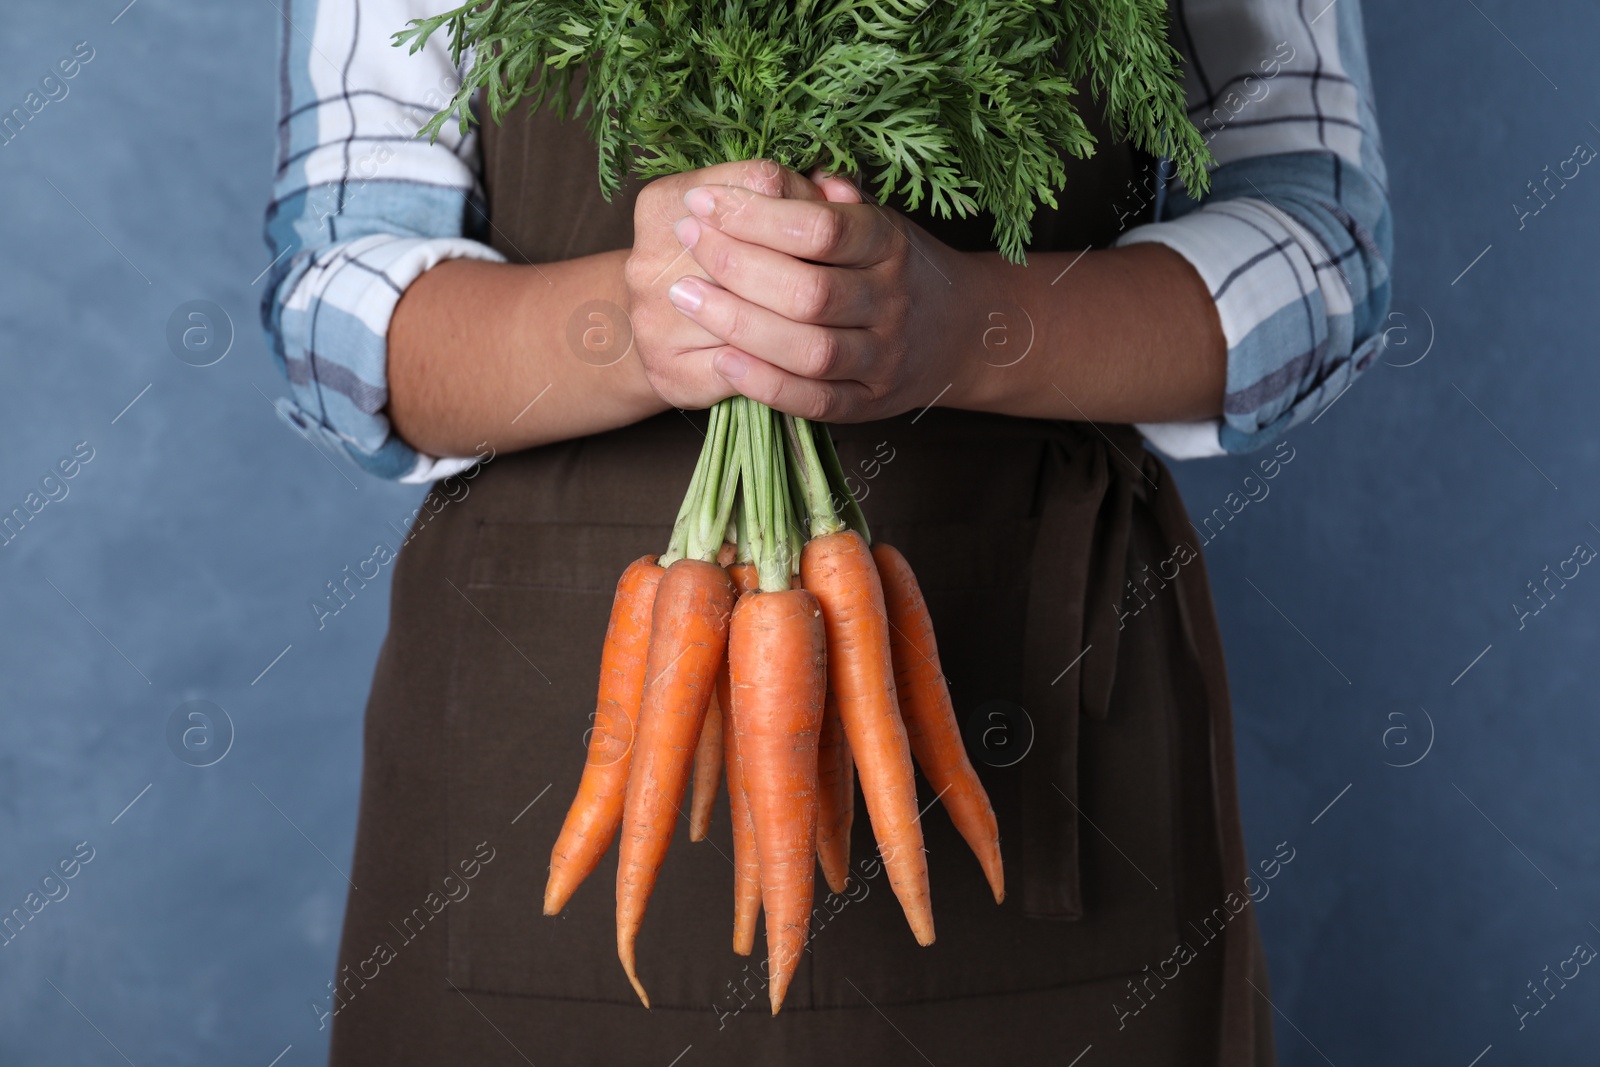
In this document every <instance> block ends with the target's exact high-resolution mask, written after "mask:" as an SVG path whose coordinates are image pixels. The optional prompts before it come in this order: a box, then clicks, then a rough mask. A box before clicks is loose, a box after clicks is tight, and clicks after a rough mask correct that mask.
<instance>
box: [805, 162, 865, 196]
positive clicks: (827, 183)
mask: <svg viewBox="0 0 1600 1067" xmlns="http://www.w3.org/2000/svg"><path fill="white" fill-rule="evenodd" d="M810 177H811V180H812V181H813V182H815V183H816V186H817V188H818V189H820V190H821V191H822V196H823V199H825V200H827V201H828V202H829V203H831V204H859V203H861V202H862V197H861V190H860V189H858V188H856V184H855V182H853V181H851V180H850V179H849V178H848V177H847V176H845V175H843V174H834V173H830V172H828V171H826V170H823V169H822V168H821V167H817V168H815V169H814V170H812V172H811V175H810Z"/></svg>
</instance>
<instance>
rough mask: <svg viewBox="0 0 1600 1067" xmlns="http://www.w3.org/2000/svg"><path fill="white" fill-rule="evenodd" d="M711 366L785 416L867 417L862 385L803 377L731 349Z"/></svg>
mask: <svg viewBox="0 0 1600 1067" xmlns="http://www.w3.org/2000/svg"><path fill="white" fill-rule="evenodd" d="M711 365H712V367H713V368H714V369H715V370H716V371H717V373H718V374H719V375H721V376H722V378H723V379H724V380H726V381H727V383H728V384H729V385H730V386H732V387H733V388H734V389H736V390H738V391H739V392H741V393H743V394H744V395H745V396H747V397H749V398H750V399H751V400H756V401H759V402H761V403H763V404H765V405H767V406H768V407H770V408H776V409H777V410H779V411H781V412H783V413H784V414H786V415H798V416H799V417H800V418H803V419H814V420H817V421H821V422H859V421H861V420H862V419H864V418H866V417H867V415H868V411H867V405H868V403H869V402H870V400H871V396H870V395H869V394H868V392H867V387H866V386H864V385H862V384H861V383H860V382H825V381H818V380H817V379H815V378H802V377H800V376H799V375H796V374H790V373H789V372H788V371H786V370H783V369H782V368H780V367H775V366H773V365H772V364H770V363H768V362H766V361H765V360H762V359H757V358H756V357H755V356H753V355H751V354H750V353H748V352H744V351H742V350H740V349H738V348H734V347H732V346H727V347H724V348H720V349H718V350H717V351H716V353H715V355H714V356H713V357H712V364H711Z"/></svg>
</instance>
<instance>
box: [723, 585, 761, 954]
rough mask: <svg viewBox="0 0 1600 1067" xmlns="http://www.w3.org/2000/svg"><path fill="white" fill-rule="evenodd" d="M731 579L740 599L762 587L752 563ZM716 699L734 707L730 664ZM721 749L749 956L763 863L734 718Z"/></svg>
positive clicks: (726, 718) (739, 927) (737, 925)
mask: <svg viewBox="0 0 1600 1067" xmlns="http://www.w3.org/2000/svg"><path fill="white" fill-rule="evenodd" d="M728 577H730V578H732V579H733V588H734V590H735V591H736V593H737V594H738V595H739V596H743V595H744V594H745V593H751V592H754V591H755V590H756V589H758V588H760V579H759V577H758V575H757V574H756V568H755V564H753V563H734V564H730V565H729V566H728ZM717 700H718V701H720V702H721V704H722V706H723V707H725V708H731V707H732V706H733V701H732V696H731V694H730V692H729V684H728V661H727V660H723V661H722V670H720V671H718V672H717ZM722 736H723V742H722V748H723V757H724V759H725V761H726V763H727V776H726V777H727V779H728V811H729V813H730V814H731V816H732V821H733V951H735V952H737V953H738V954H739V955H741V956H748V955H750V952H751V950H752V949H754V948H755V944H756V918H757V916H759V915H760V914H761V863H760V861H759V859H758V858H757V856H756V831H755V827H754V826H752V825H751V822H750V802H749V800H748V799H747V798H746V797H745V793H744V783H743V782H742V781H741V780H740V777H739V773H738V766H739V747H738V738H736V737H734V735H733V716H732V714H731V713H730V714H725V715H723V717H722Z"/></svg>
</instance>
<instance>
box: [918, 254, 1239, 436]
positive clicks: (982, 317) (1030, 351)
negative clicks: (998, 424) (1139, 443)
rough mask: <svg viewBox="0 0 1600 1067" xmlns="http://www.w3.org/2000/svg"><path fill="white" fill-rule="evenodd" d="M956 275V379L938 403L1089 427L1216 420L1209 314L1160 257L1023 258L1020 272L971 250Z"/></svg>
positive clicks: (1216, 377)
mask: <svg viewBox="0 0 1600 1067" xmlns="http://www.w3.org/2000/svg"><path fill="white" fill-rule="evenodd" d="M957 270H958V273H957V274H956V275H952V277H951V284H952V287H953V289H954V291H955V292H956V293H959V294H962V295H960V296H959V298H957V299H958V302H959V305H960V306H961V308H962V310H961V311H960V312H959V313H958V314H960V315H961V316H962V317H964V318H965V319H966V321H965V322H964V323H963V324H962V327H961V328H959V329H956V330H952V331H951V338H952V343H953V344H956V345H958V346H959V348H960V351H959V352H958V353H956V356H955V358H954V359H953V360H952V366H953V367H955V368H956V377H957V380H956V381H954V382H952V383H951V388H950V391H949V393H948V394H947V395H946V396H945V397H943V398H942V399H941V400H940V401H939V403H940V404H942V405H943V406H946V407H958V408H965V409H968V410H974V411H990V412H997V413H1000V414H1005V415H1017V416H1023V417H1029V418H1045V419H1068V420H1085V419H1087V420H1091V421H1095V422H1171V421H1180V420H1192V419H1203V418H1211V417H1215V416H1217V415H1220V414H1221V413H1222V398H1223V392H1224V388H1225V383H1226V377H1227V356H1228V352H1227V343H1226V341H1225V339H1224V336H1223V332H1222V326H1221V323H1220V321H1219V320H1218V317H1217V310H1216V305H1215V304H1214V303H1213V301H1212V299H1211V294H1210V292H1209V291H1208V290H1207V289H1206V286H1205V283H1204V282H1203V281H1202V280H1201V278H1200V276H1199V275H1198V274H1197V273H1195V271H1194V269H1193V268H1192V267H1191V266H1190V265H1189V263H1188V261H1187V260H1185V259H1184V258H1183V257H1182V256H1180V255H1178V253H1176V252H1174V251H1172V250H1171V249H1169V248H1166V247H1163V246H1160V245H1151V244H1146V245H1134V246H1131V247H1127V248H1114V249H1106V250H1104V251H1093V252H1086V253H1078V252H1065V253H1030V254H1029V256H1028V265H1027V266H1026V267H1019V266H1015V265H1012V264H1009V263H1007V262H1005V261H1003V260H1002V259H1001V258H1000V257H999V256H998V255H991V254H984V253H970V254H966V255H963V256H962V257H961V259H960V265H959V266H958V268H957ZM1063 272H1065V273H1063ZM1024 353H1026V354H1024Z"/></svg>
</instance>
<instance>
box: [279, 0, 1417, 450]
mask: <svg viewBox="0 0 1600 1067" xmlns="http://www.w3.org/2000/svg"><path fill="white" fill-rule="evenodd" d="M444 6H446V5H444V4H442V3H441V2H440V0H283V9H284V12H285V16H286V18H285V23H284V27H283V42H282V57H283V59H282V67H281V75H280V100H279V106H280V117H279V121H278V170H277V174H276V176H275V178H274V181H273V190H272V202H271V204H270V206H269V207H268V209H267V218H266V233H267V241H268V244H269V245H270V246H271V251H272V252H273V254H274V255H276V256H277V259H276V260H275V265H274V267H273V268H272V272H271V281H270V284H269V286H268V290H267V295H266V297H265V299H264V300H263V304H262V320H263V323H264V325H265V327H266V330H267V334H268V337H269V340H270V342H271V345H272V349H273V351H274V353H275V354H276V356H277V360H278V365H279V367H280V368H281V369H282V370H283V372H284V374H285V375H286V376H287V377H288V379H289V384H290V388H291V391H292V394H293V395H292V399H283V400H280V401H279V402H278V407H279V411H280V412H282V413H283V415H284V416H285V417H286V418H287V419H289V420H290V421H291V422H293V423H294V424H295V425H296V426H298V427H300V428H301V429H302V430H306V431H309V432H318V433H322V434H324V435H327V436H328V437H329V438H331V439H332V440H335V441H337V442H338V443H339V444H341V445H342V446H343V447H344V448H345V449H346V450H347V451H348V453H349V454H350V455H351V457H352V458H353V459H354V460H355V461H356V462H357V463H358V464H359V465H360V466H361V467H363V468H365V469H366V470H368V471H370V472H371V473H373V474H375V475H378V476H380V477H385V478H397V479H400V480H402V481H412V482H422V481H429V480H432V479H434V478H438V477H443V476H444V475H447V474H449V473H452V472H454V471H457V470H461V469H463V468H465V467H466V466H469V465H470V464H471V463H472V462H473V460H472V459H470V458H461V459H454V458H444V459H436V458H433V457H429V456H424V455H421V454H419V453H418V452H416V451H415V450H414V449H412V448H411V447H410V446H408V445H407V444H406V443H405V442H404V441H402V440H401V439H400V438H399V437H398V436H397V435H396V434H395V433H394V432H393V430H392V428H391V427H390V424H389V420H388V417H387V416H386V415H385V413H384V409H385V406H386V405H387V403H388V377H387V373H386V366H385V365H386V361H387V355H388V348H387V336H388V328H389V318H390V316H391V315H392V314H393V313H394V309H395V305H396V304H397V303H398V302H399V300H400V295H401V294H402V293H403V292H404V291H405V288H406V286H408V285H410V284H411V282H413V281H415V280H416V278H417V277H418V276H420V275H421V274H422V273H423V272H424V271H426V270H427V269H428V268H430V267H432V266H433V265H435V264H436V263H439V262H440V261H442V260H445V259H450V258H457V257H466V258H474V259H485V260H498V259H499V258H500V257H499V255H498V254H497V253H495V252H494V250H493V249H491V248H490V247H489V246H488V245H487V244H485V243H484V242H483V240H482V236H483V231H484V230H485V229H486V227H487V217H486V215H485V214H484V208H483V197H482V189H481V185H480V181H479V179H480V173H479V165H480V162H479V153H478V143H477V137H476V135H475V134H473V133H468V134H467V135H465V136H462V135H461V134H460V133H459V132H458V130H457V128H456V127H455V126H454V125H453V124H447V125H446V127H445V129H444V131H443V133H442V135H441V136H440V137H439V139H438V141H437V142H436V143H433V144H429V143H428V142H427V141H426V140H425V139H424V140H418V139H416V137H415V133H416V131H417V129H418V128H419V127H420V126H421V125H422V124H423V123H424V122H426V121H427V120H428V119H429V118H430V117H431V116H432V115H433V114H434V112H436V111H437V110H438V109H439V108H441V107H443V106H444V105H445V104H446V103H447V102H448V101H449V99H450V97H451V96H452V95H453V94H454V92H455V89H456V87H457V86H458V85H459V84H460V82H459V77H460V74H461V72H460V71H458V70H457V69H456V68H455V67H454V65H453V64H452V63H451V61H450V57H449V54H448V51H447V48H446V44H445V40H444V38H443V36H442V35H441V36H439V37H436V38H435V39H434V40H433V41H431V42H430V43H429V45H428V46H427V47H426V48H425V49H423V50H422V51H421V52H420V53H418V54H416V55H410V54H408V53H407V52H406V51H405V50H404V49H399V48H395V47H393V46H392V45H391V44H390V40H389V35H390V34H391V33H393V32H394V31H396V30H398V29H400V28H402V27H404V26H405V25H406V23H407V22H408V21H409V20H411V19H413V18H417V17H421V16H423V15H430V14H434V13H436V11H437V10H438V9H441V8H442V7H444ZM1172 35H1173V39H1174V42H1175V44H1176V45H1177V47H1178V48H1179V50H1180V51H1181V52H1182V53H1183V55H1184V58H1185V61H1186V63H1185V70H1186V80H1185V90H1186V93H1187V96H1188V101H1189V105H1190V107H1189V114H1190V117H1191V118H1192V120H1193V121H1194V123H1195V124H1196V125H1197V126H1198V127H1199V128H1200V130H1201V131H1202V133H1203V134H1204V135H1205V137H1206V139H1207V141H1208V143H1209V145H1210V148H1211V152H1212V154H1213V155H1214V156H1215V157H1216V160H1217V163H1218V167H1217V169H1216V170H1215V172H1214V173H1213V175H1212V188H1211V191H1210V193H1209V194H1208V195H1207V196H1206V197H1205V198H1204V200H1203V201H1202V202H1200V203H1196V202H1194V201H1193V200H1191V199H1189V198H1188V197H1186V196H1184V195H1183V194H1182V192H1181V191H1180V190H1172V191H1170V192H1169V191H1167V190H1165V189H1159V188H1157V189H1151V188H1134V187H1130V188H1129V190H1127V195H1126V196H1125V197H1124V198H1122V200H1121V201H1119V202H1118V203H1117V204H1115V205H1113V210H1115V211H1117V212H1118V213H1119V215H1120V216H1121V217H1122V218H1123V219H1124V220H1125V221H1126V222H1127V223H1129V224H1130V228H1129V229H1127V230H1126V231H1125V232H1124V233H1123V234H1122V236H1121V238H1120V239H1119V241H1118V243H1119V244H1131V243H1134V242H1140V241H1156V242H1159V243H1161V244H1165V245H1167V246H1168V247H1170V248H1172V249H1174V250H1175V251H1177V252H1178V253H1179V254H1180V255H1182V256H1183V257H1184V258H1185V259H1187V260H1188V261H1189V262H1190V263H1191V264H1193V265H1194V267H1195V269H1196V270H1197V271H1198V272H1199V274H1200V277H1201V278H1202V279H1204V281H1205V283H1206V285H1207V286H1208V287H1209V289H1210V291H1211V295H1212V297H1213V298H1214V299H1215V301H1216V305H1217V312H1218V316H1219V318H1220V320H1221V323H1222V329H1223V333H1224V335H1225V336H1226V338H1227V344H1228V370H1227V392H1226V398H1225V400H1224V409H1223V415H1222V417H1221V418H1217V419H1208V420H1203V421H1200V422H1194V423H1162V424H1150V425H1141V426H1140V430H1141V431H1143V433H1144V434H1145V436H1146V437H1147V438H1148V439H1149V440H1150V441H1151V442H1152V443H1154V444H1155V445H1156V446H1157V447H1159V448H1160V449H1161V450H1162V451H1164V452H1166V453H1168V454H1169V455H1172V456H1174V457H1177V458H1189V457H1194V456H1205V455H1219V454H1222V453H1225V452H1245V451H1249V450H1251V449H1255V448H1259V447H1261V446H1262V445H1265V444H1267V443H1269V442H1271V441H1273V440H1274V439H1275V438H1277V437H1278V436H1279V435H1281V434H1282V433H1283V432H1284V431H1285V430H1287V429H1288V428H1289V427H1291V426H1294V425H1296V424H1297V423H1300V422H1302V421H1304V420H1306V419H1309V418H1312V417H1313V416H1315V415H1316V413H1317V412H1318V411H1320V410H1321V409H1322V408H1323V407H1324V406H1326V405H1327V404H1329V403H1331V402H1332V401H1333V400H1334V399H1335V398H1337V397H1338V396H1339V394H1340V393H1342V392H1343V391H1344V390H1345V389H1346V388H1348V387H1349V385H1350V384H1351V382H1352V381H1353V380H1354V379H1355V377H1356V375H1358V374H1360V373H1361V371H1363V370H1365V369H1366V367H1367V366H1368V365H1369V364H1370V363H1371V362H1372V359H1373V356H1374V355H1375V354H1376V352H1377V349H1378V344H1379V341H1380V338H1381V336H1382V323H1383V318H1384V315H1385V314H1386V313H1387V311H1388V305H1389V257H1390V251H1391V247H1392V235H1391V225H1390V218H1389V205H1388V190H1387V178H1386V175H1385V171H1384V164H1383V156H1382V151H1381V145H1380V142H1379V137H1378V127H1377V116H1376V112H1375V111H1374V108H1373V100H1372V85H1371V79H1370V76H1369V74H1368V71H1367V59H1366V45H1365V41H1364V39H1363V33H1362V25H1361V10H1360V7H1359V6H1358V3H1357V0H1342V2H1341V0H1174V4H1173V10H1172ZM1150 220H1153V221H1150Z"/></svg>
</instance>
